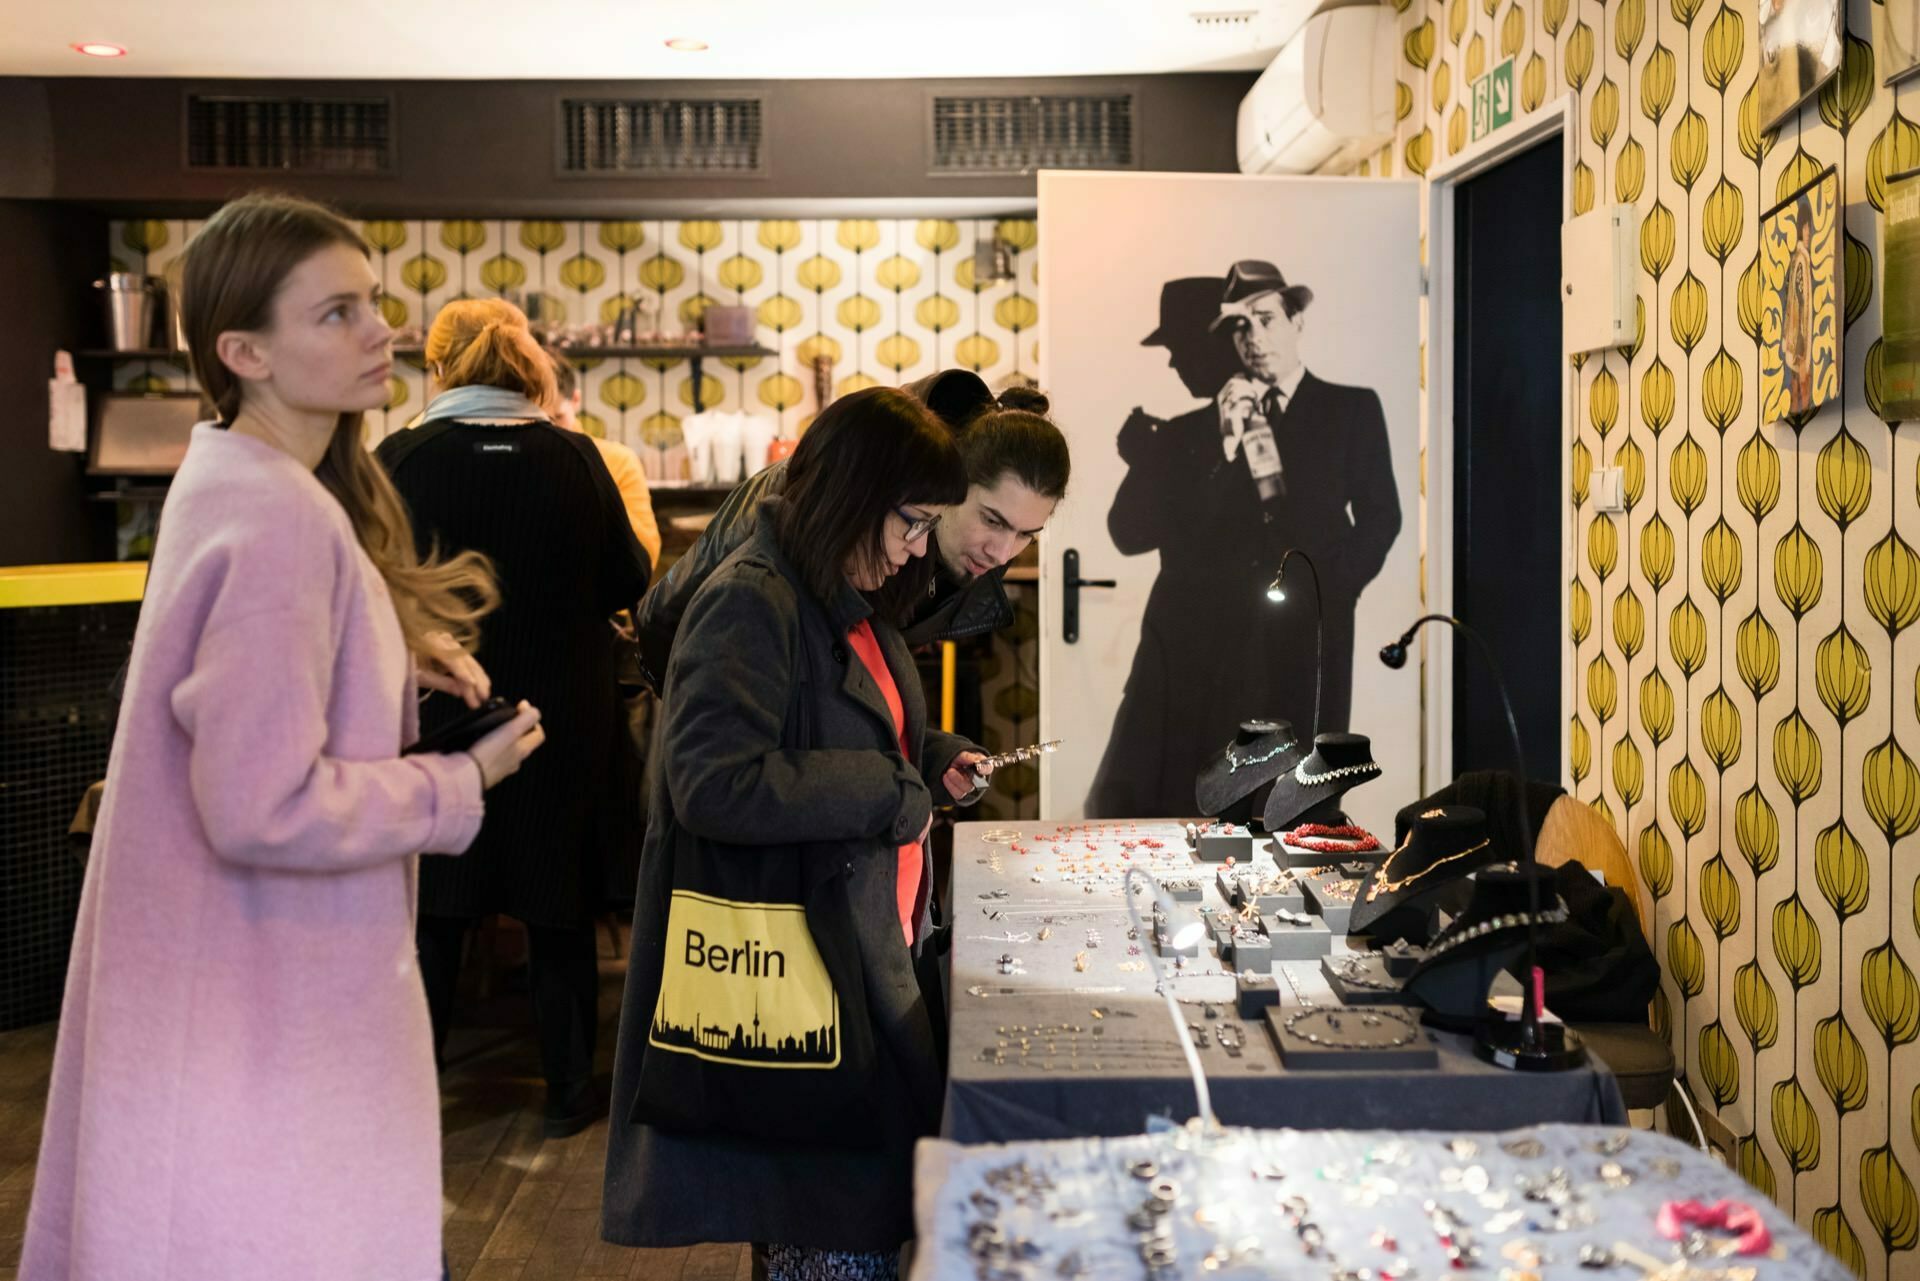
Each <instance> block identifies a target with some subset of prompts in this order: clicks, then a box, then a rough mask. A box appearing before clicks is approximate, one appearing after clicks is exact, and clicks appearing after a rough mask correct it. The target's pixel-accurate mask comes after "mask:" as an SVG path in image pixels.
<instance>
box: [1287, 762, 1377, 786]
mask: <svg viewBox="0 0 1920 1281" xmlns="http://www.w3.org/2000/svg"><path fill="white" fill-rule="evenodd" d="M1311 759H1313V758H1312V757H1308V758H1307V760H1311ZM1379 772H1380V767H1379V766H1378V765H1376V764H1374V763H1373V762H1372V761H1367V762H1366V763H1365V764H1362V765H1342V766H1341V767H1340V768H1339V769H1330V770H1328V771H1327V772H1326V773H1324V774H1309V773H1307V761H1305V760H1303V761H1301V762H1300V763H1299V764H1298V765H1296V766H1294V767H1293V781H1294V782H1296V783H1299V784H1301V785H1302V786H1304V787H1314V786H1317V785H1319V784H1321V783H1331V782H1335V781H1336V780H1339V779H1343V778H1353V777H1355V776H1356V775H1359V774H1378V773H1379Z"/></svg>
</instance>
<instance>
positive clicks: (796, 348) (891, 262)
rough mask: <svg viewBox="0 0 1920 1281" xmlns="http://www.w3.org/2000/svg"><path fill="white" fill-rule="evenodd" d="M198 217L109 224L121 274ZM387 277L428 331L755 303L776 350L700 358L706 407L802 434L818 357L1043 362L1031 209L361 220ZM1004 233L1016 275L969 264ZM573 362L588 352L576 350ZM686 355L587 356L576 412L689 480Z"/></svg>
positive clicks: (410, 384)
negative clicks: (802, 216) (455, 316)
mask: <svg viewBox="0 0 1920 1281" xmlns="http://www.w3.org/2000/svg"><path fill="white" fill-rule="evenodd" d="M198 227H199V223H198V222H195V221H179V220H172V221H165V220H157V219H154V220H132V221H127V222H116V223H114V224H112V226H111V228H110V235H111V246H110V254H111V257H112V261H113V266H114V269H115V270H130V271H142V272H148V273H155V274H157V273H160V272H163V271H164V270H165V269H166V266H167V264H168V263H169V262H171V261H172V260H173V258H174V257H176V256H177V255H178V254H179V252H180V249H181V247H182V246H183V245H184V244H185V243H186V242H187V240H188V239H190V238H191V237H192V235H193V233H194V231H195V230H197V229H198ZM362 229H363V231H364V232H365V234H366V236H367V240H368V242H369V243H370V244H371V245H372V246H373V249H374V258H375V267H376V270H377V271H378V272H379V274H380V278H381V280H382V281H383V283H384V286H385V288H386V291H387V298H388V302H387V312H388V319H389V320H390V321H391V322H392V323H393V324H394V325H395V326H396V327H401V326H414V327H416V328H424V327H425V326H426V325H428V324H430V323H431V321H432V319H433V316H434V314H435V313H436V312H438V310H439V308H440V307H441V305H442V304H444V303H446V302H447V301H449V300H451V299H454V298H462V297H486V296H493V295H497V294H501V293H513V294H515V295H517V296H518V297H520V298H522V299H523V300H525V304H526V306H527V307H528V309H529V310H532V309H535V308H537V309H538V310H539V312H540V313H541V316H542V317H543V318H544V319H545V320H546V321H547V322H548V323H551V324H554V325H584V324H600V323H607V322H610V321H611V320H612V319H613V318H614V317H616V316H617V315H618V314H619V313H620V312H621V310H623V309H624V308H626V307H629V306H632V305H633V304H634V302H635V300H644V301H645V303H646V304H648V305H649V313H650V314H651V315H652V316H653V317H655V318H656V319H655V320H653V322H652V323H654V324H655V325H657V326H658V327H659V328H660V329H661V330H662V331H668V332H671V331H678V330H681V329H687V328H692V327H693V326H694V325H695V324H696V323H697V322H698V320H699V317H700V313H701V312H702V311H703V310H704V309H705V308H706V307H707V306H709V305H711V304H714V303H724V304H730V305H744V306H748V307H752V308H753V309H754V312H755V316H756V318H757V320H758V322H759V334H758V337H759V341H760V343H761V344H762V345H763V346H766V347H770V348H772V349H773V350H774V351H775V353H776V354H775V355H773V356H767V357H752V358H745V359H740V360H737V361H736V360H729V361H726V362H707V363H706V365H705V367H704V369H703V376H704V378H705V380H706V387H705V389H704V397H703V399H704V403H705V404H706V406H707V407H708V408H720V409H735V410H739V409H744V410H750V411H753V412H758V413H766V414H772V415H775V416H777V417H778V418H779V419H780V422H781V426H782V428H783V430H784V431H785V432H786V433H787V434H789V435H792V434H796V433H797V432H798V431H799V430H800V429H801V428H802V427H804V426H805V425H806V423H807V422H808V421H809V419H810V418H811V417H812V415H813V413H814V411H815V409H816V408H817V406H816V405H815V395H814V376H813V365H812V362H813V360H814V358H815V357H817V356H820V355H827V356H831V357H832V358H833V359H834V362H835V363H834V371H833V384H834V388H835V391H836V393H837V394H838V393H845V392H848V391H853V390H856V389H858V388H861V387H866V386H870V385H872V384H874V383H876V382H884V383H901V382H909V381H911V380H913V379H915V378H918V377H921V376H922V375H925V374H929V373H932V372H933V371H934V370H936V369H940V368H944V367H947V366H951V365H964V366H966V367H968V368H971V369H974V370H977V371H978V372H979V373H980V374H981V375H982V376H983V377H985V378H986V379H987V381H988V382H989V383H990V384H993V385H995V386H997V385H999V383H1000V382H1001V381H1002V380H1004V379H1005V378H1007V377H1008V376H1010V375H1015V374H1021V373H1032V372H1033V371H1034V370H1035V367H1036V366H1037V365H1038V363H1039V354H1038V352H1037V350H1036V349H1035V334H1034V328H1035V324H1036V322H1037V321H1038V319H1039V308H1038V306H1037V304H1036V302H1035V299H1034V295H1035V293H1036V292H1037V290H1036V286H1037V283H1038V280H1039V270H1040V264H1039V253H1038V246H1039V234H1038V230H1037V227H1036V225H1035V223H1034V222H1033V221H1032V220H1031V219H1003V220H998V221H993V220H963V221H957V222H956V221H950V220H947V219H917V220H916V219H905V220H886V221H875V220H873V219H838V220H832V219H828V220H807V221H794V220H788V219H783V220H770V221H751V220H748V221H742V220H737V219H736V220H717V219H698V220H692V221H685V222H671V221H669V222H661V221H652V220H649V221H629V222H591V221H514V220H511V219H508V220H498V219H495V220H487V221H480V220H477V219H449V220H446V221H438V222H435V221H407V222H401V221H391V220H379V219H376V220H372V221H369V222H366V223H364V224H362ZM996 232H997V233H998V235H999V236H1000V238H1001V239H1003V240H1005V241H1006V242H1007V243H1008V244H1009V245H1010V246H1012V248H1013V251H1014V252H1013V255H1012V259H1013V278H1012V279H1011V280H1002V281H998V282H994V283H987V282H985V281H982V280H979V279H977V278H976V277H975V275H974V269H973V246H974V244H975V242H976V241H977V240H980V239H985V238H990V237H992V236H994V235H995V234H996ZM581 363H582V364H585V363H586V362H584V361H583V362H581ZM119 379H120V382H121V385H123V386H156V387H177V386H182V385H184V384H185V382H186V378H185V371H184V369H183V368H181V367H179V366H177V365H169V364H165V363H161V362H154V363H152V364H150V365H141V364H127V365H124V366H123V367H122V369H121V371H120V373H119ZM425 394H426V376H425V373H424V372H423V371H422V370H421V369H420V368H419V367H418V363H417V362H416V363H415V365H414V366H413V367H412V368H408V369H405V370H404V371H403V372H401V373H399V374H396V375H395V378H394V384H393V394H392V398H391V399H390V400H389V402H388V407H387V410H386V411H385V412H384V413H380V414H375V415H373V416H372V429H373V432H374V434H375V435H376V436H378V435H384V434H385V433H386V432H387V431H389V430H393V429H397V428H398V427H400V426H402V425H403V424H404V423H405V422H406V421H407V420H408V419H409V418H411V417H412V416H413V415H414V414H416V413H418V412H419V410H420V408H421V406H422V404H423V402H424V398H425ZM693 400H694V395H693V378H692V373H691V370H690V368H689V367H688V364H687V362H686V361H684V360H672V361H658V362H655V361H641V360H633V359H609V360H602V361H598V362H596V363H594V364H593V365H592V367H591V368H589V369H587V370H586V414H587V415H588V417H587V418H586V420H585V421H586V425H587V427H588V429H589V430H590V431H594V432H595V433H596V434H604V435H606V436H609V437H611V438H613V439H615V440H620V441H624V442H625V443H627V444H629V445H632V446H633V447H634V448H635V449H637V450H639V451H640V455H641V459H642V461H643V462H645V463H646V464H647V470H648V475H649V476H650V477H652V478H653V479H655V480H674V479H684V477H685V474H686V454H685V451H684V449H682V448H680V420H681V419H682V418H683V417H685V416H686V415H688V414H690V413H692V412H693Z"/></svg>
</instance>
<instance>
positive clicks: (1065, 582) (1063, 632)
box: [1060, 547, 1120, 645]
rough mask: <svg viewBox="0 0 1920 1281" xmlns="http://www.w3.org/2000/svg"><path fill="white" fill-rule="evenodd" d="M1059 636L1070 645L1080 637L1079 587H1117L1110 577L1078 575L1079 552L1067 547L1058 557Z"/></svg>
mask: <svg viewBox="0 0 1920 1281" xmlns="http://www.w3.org/2000/svg"><path fill="white" fill-rule="evenodd" d="M1060 569H1061V575H1060V586H1061V587H1062V589H1064V591H1065V593H1066V594H1065V595H1064V596H1062V597H1061V598H1060V638H1061V639H1062V640H1064V641H1066V642H1067V644H1069V645H1071V644H1073V643H1074V642H1075V641H1077V640H1079V639H1080V589H1081V588H1082V587H1118V586H1119V585H1120V584H1119V583H1117V582H1115V581H1114V580H1113V579H1111V578H1082V577H1080V552H1079V550H1078V549H1076V548H1073V547H1069V548H1067V550H1066V552H1065V553H1064V554H1063V555H1062V556H1061V557H1060Z"/></svg>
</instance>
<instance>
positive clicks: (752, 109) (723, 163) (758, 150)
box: [560, 98, 766, 178]
mask: <svg viewBox="0 0 1920 1281" xmlns="http://www.w3.org/2000/svg"><path fill="white" fill-rule="evenodd" d="M763 128H764V113H763V110H762V104H761V100H760V99H759V98H568V99H564V100H562V102H561V104H560V172H561V173H562V174H632V175H639V176H652V175H657V176H663V177H664V176H671V177H710V178H725V177H757V176H760V175H763V174H764V173H765V172H766V153H765V148H764V136H763Z"/></svg>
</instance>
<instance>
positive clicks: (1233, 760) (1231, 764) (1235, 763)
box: [1227, 739, 1294, 774]
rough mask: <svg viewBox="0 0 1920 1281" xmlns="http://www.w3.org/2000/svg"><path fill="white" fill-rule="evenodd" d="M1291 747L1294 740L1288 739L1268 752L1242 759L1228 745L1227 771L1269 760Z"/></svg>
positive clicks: (1291, 748)
mask: <svg viewBox="0 0 1920 1281" xmlns="http://www.w3.org/2000/svg"><path fill="white" fill-rule="evenodd" d="M1293 748H1294V740H1293V739H1288V740H1287V741H1286V742H1284V743H1282V744H1280V746H1278V747H1276V748H1274V749H1273V750H1272V751H1270V752H1266V753H1264V754H1262V755H1260V756H1249V757H1248V758H1247V759H1246V760H1244V761H1243V760H1241V759H1240V758H1239V757H1238V756H1235V755H1234V753H1233V749H1232V748H1231V747H1229V748H1228V749H1227V772H1228V773H1229V774H1231V773H1233V772H1234V771H1235V770H1243V769H1245V768H1246V767H1247V766H1249V765H1258V764H1260V763H1261V762H1262V761H1270V760H1272V759H1273V758H1274V757H1276V756H1278V755H1280V753H1282V752H1290V751H1292V750H1293Z"/></svg>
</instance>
